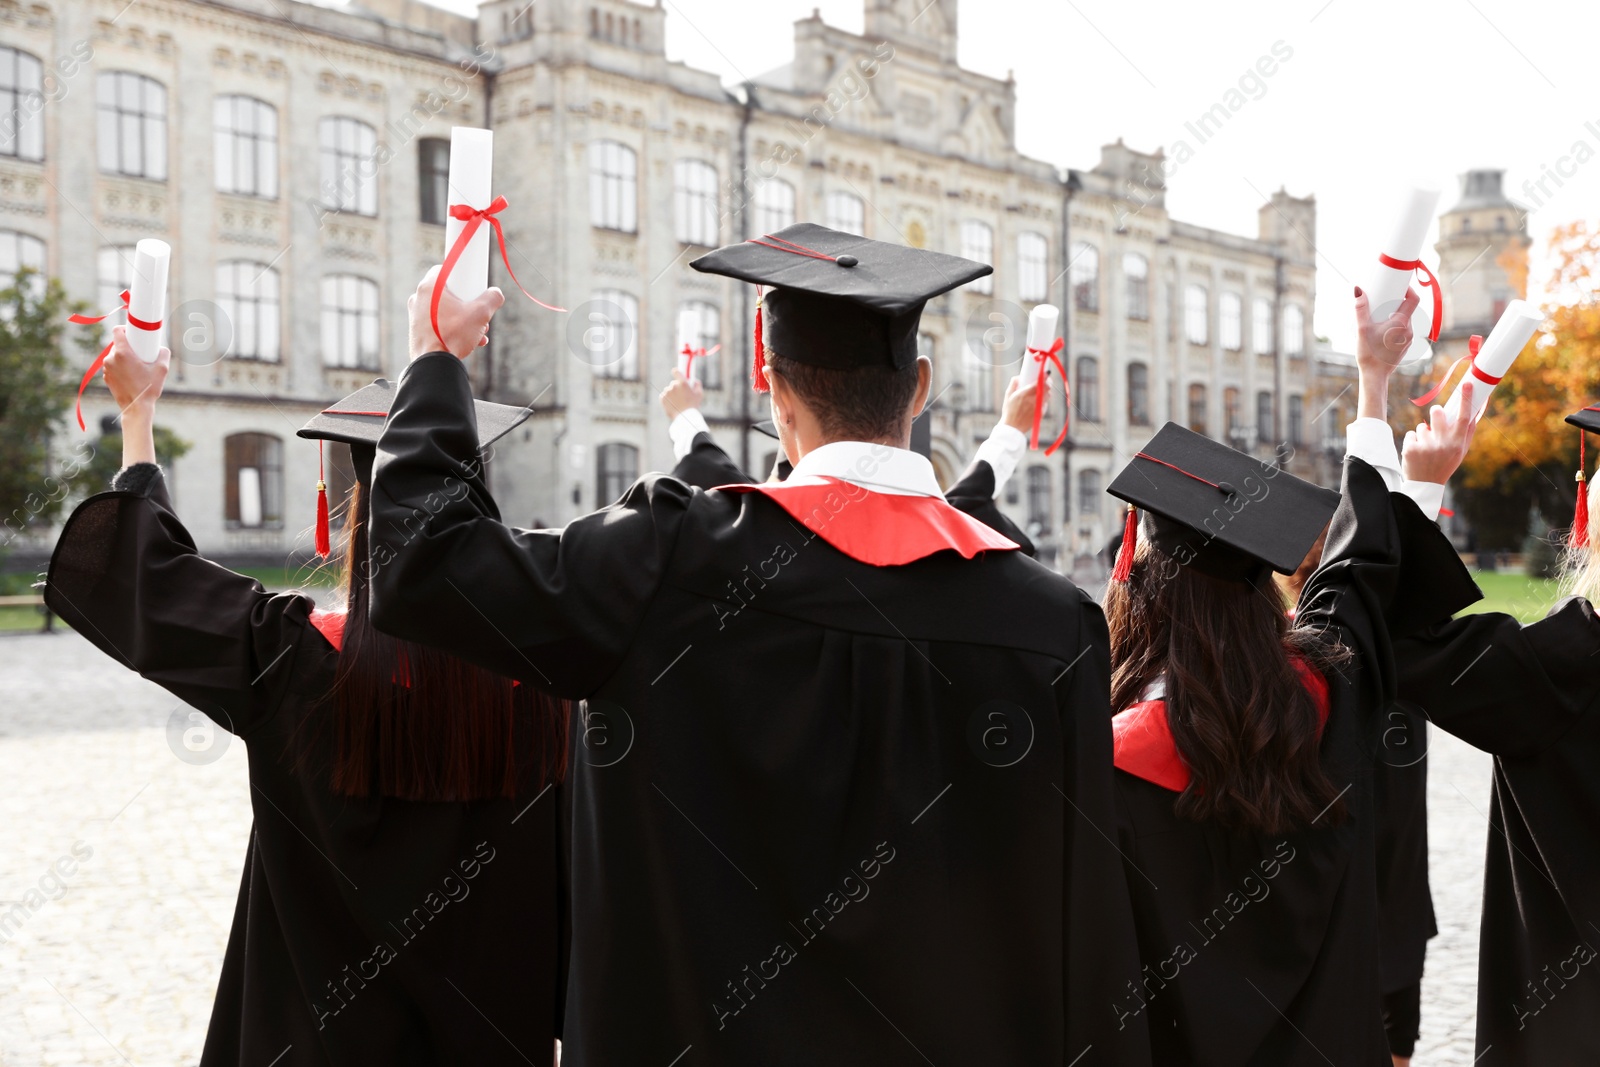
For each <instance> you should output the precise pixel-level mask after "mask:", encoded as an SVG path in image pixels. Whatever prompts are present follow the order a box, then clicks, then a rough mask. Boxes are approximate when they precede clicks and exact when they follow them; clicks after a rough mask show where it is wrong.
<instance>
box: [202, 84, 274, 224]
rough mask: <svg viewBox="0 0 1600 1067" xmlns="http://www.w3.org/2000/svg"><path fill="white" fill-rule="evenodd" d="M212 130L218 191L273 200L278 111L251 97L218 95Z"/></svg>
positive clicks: (212, 149) (212, 104) (212, 152)
mask: <svg viewBox="0 0 1600 1067" xmlns="http://www.w3.org/2000/svg"><path fill="white" fill-rule="evenodd" d="M211 129H212V136H211V155H212V157H213V162H214V164H215V169H216V173H217V192H219V193H236V194H238V195H240V196H260V197H265V198H266V199H268V200H276V199H277V197H278V109H277V108H275V107H273V106H272V105H271V104H269V103H267V102H266V101H265V100H257V99H256V98H255V97H253V96H219V97H217V98H216V99H215V100H213V101H212V103H211Z"/></svg>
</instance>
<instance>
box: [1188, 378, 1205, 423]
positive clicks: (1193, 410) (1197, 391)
mask: <svg viewBox="0 0 1600 1067" xmlns="http://www.w3.org/2000/svg"><path fill="white" fill-rule="evenodd" d="M1189 429H1191V430H1193V431H1194V432H1195V433H1206V432H1207V431H1206V387H1205V386H1203V385H1201V384H1200V383H1199V382H1196V383H1194V384H1193V385H1191V386H1189Z"/></svg>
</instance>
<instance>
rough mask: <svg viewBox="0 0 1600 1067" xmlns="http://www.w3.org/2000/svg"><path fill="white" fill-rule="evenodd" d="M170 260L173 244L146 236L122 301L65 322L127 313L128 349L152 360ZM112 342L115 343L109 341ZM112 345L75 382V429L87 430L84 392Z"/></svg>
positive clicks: (87, 322) (164, 310)
mask: <svg viewBox="0 0 1600 1067" xmlns="http://www.w3.org/2000/svg"><path fill="white" fill-rule="evenodd" d="M171 259H172V246H171V245H169V244H167V242H165V241H157V240H155V239H154V238H150V237H147V238H145V239H144V240H142V241H140V242H139V243H138V245H137V246H136V247H135V248H134V252H133V284H132V285H130V286H129V287H128V288H127V289H126V290H124V291H123V293H122V303H121V304H120V305H118V306H117V307H114V308H111V309H110V310H108V311H106V312H105V313H104V314H102V315H70V316H68V317H67V321H68V322H74V323H77V324H78V325H80V326H93V325H94V324H96V323H99V322H104V321H105V320H106V319H108V318H110V317H111V316H112V315H115V314H116V313H117V312H118V311H122V312H125V313H126V317H127V320H128V327H129V328H128V329H127V330H125V331H124V334H125V335H126V341H127V344H128V346H129V349H130V351H132V352H133V353H134V354H135V355H137V356H138V357H139V358H140V359H142V360H144V362H146V363H154V362H155V361H156V358H157V356H158V354H159V353H161V352H164V351H166V349H164V348H161V347H160V342H161V325H162V320H163V319H165V318H166V314H167V267H168V264H169V263H170V262H171ZM112 344H115V342H112ZM112 344H108V345H106V346H105V347H104V348H102V349H101V350H100V354H99V355H98V356H96V357H95V359H94V362H93V363H91V364H89V369H88V370H86V371H84V374H83V380H82V381H80V382H79V383H78V406H77V411H76V414H77V416H78V429H80V430H86V429H87V427H86V426H85V425H84V422H83V391H84V390H85V389H87V388H89V383H90V382H92V381H94V376H95V375H96V374H99V373H100V368H101V366H102V365H104V363H105V361H106V357H107V356H109V355H110V354H111V349H112Z"/></svg>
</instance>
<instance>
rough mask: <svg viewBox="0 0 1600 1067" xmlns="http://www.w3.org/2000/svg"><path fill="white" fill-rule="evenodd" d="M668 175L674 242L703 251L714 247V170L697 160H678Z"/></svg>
mask: <svg viewBox="0 0 1600 1067" xmlns="http://www.w3.org/2000/svg"><path fill="white" fill-rule="evenodd" d="M672 174H673V216H674V220H675V222H676V224H677V225H676V228H677V233H678V240H679V241H680V242H681V243H683V244H686V245H700V246H702V247H706V248H710V247H712V246H714V245H716V244H717V168H716V167H713V166H712V165H711V164H709V163H707V162H705V161H703V160H699V159H680V160H678V161H677V162H676V163H674V164H673V167H672Z"/></svg>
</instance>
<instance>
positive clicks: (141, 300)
mask: <svg viewBox="0 0 1600 1067" xmlns="http://www.w3.org/2000/svg"><path fill="white" fill-rule="evenodd" d="M171 261H172V246H171V245H169V244H167V242H165V241H158V240H156V239H155V238H153V237H146V238H145V239H144V240H142V241H140V242H139V243H138V244H137V245H135V246H134V249H133V281H132V283H131V284H130V285H129V286H128V320H129V321H128V345H129V347H131V348H132V349H133V353H134V355H136V356H138V357H139V358H140V359H142V360H144V361H145V362H146V363H154V362H155V361H156V355H157V353H158V352H159V351H160V349H161V325H160V324H161V323H162V322H163V321H165V319H166V317H167V267H168V266H169V265H170V263H171ZM134 319H138V320H139V321H140V322H153V323H156V324H157V325H156V328H155V329H153V330H146V329H144V328H143V327H140V326H135V325H134V324H133V320H134Z"/></svg>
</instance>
